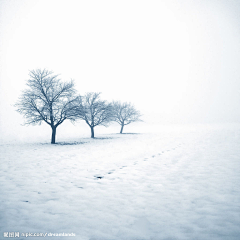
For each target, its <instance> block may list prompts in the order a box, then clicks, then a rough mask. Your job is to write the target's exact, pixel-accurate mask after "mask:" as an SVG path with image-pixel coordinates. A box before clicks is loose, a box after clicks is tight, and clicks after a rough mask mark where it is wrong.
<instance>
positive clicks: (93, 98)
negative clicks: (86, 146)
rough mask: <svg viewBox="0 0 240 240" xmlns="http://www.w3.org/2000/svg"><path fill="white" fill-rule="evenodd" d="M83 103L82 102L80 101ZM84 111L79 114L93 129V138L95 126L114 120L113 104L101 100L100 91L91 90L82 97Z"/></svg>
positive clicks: (105, 124) (92, 136) (104, 124)
mask: <svg viewBox="0 0 240 240" xmlns="http://www.w3.org/2000/svg"><path fill="white" fill-rule="evenodd" d="M80 104H81V103H80ZM82 105H83V109H84V113H83V114H82V113H80V114H79V118H80V119H83V120H84V121H85V122H86V123H87V125H88V126H89V127H90V129H91V138H94V127H96V126H99V125H103V126H107V125H108V123H109V122H110V121H111V120H112V118H111V117H112V105H111V104H109V103H107V102H106V101H102V100H100V93H95V92H90V93H87V94H86V95H85V96H83V98H82Z"/></svg>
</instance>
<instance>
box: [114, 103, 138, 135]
mask: <svg viewBox="0 0 240 240" xmlns="http://www.w3.org/2000/svg"><path fill="white" fill-rule="evenodd" d="M113 109H114V110H113V116H114V121H115V122H117V123H119V124H120V125H121V130H120V133H122V132H123V127H124V126H125V125H128V124H130V123H132V122H137V121H142V120H141V119H140V117H141V114H140V112H139V111H137V110H136V109H135V107H134V106H133V105H132V104H131V103H121V102H113Z"/></svg>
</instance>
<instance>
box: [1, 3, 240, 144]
mask: <svg viewBox="0 0 240 240" xmlns="http://www.w3.org/2000/svg"><path fill="white" fill-rule="evenodd" d="M239 12H240V2H239V1H238V0H229V1H227V0H225V1H224V0H222V1H221V0H218V1H217V0H208V1H205V0H201V1H197V0H196V1H190V0H189V1H188V0H186V1H185V0H182V1H179V0H178V1H177V0H162V1H73V0H69V1H59V0H48V1H45V0H0V135H1V137H0V138H1V140H3V141H5V140H9V139H21V138H22V136H23V135H27V136H29V137H30V138H32V139H34V138H35V137H36V136H37V135H41V134H45V130H46V136H47V137H48V139H47V140H49V138H50V128H49V126H47V125H46V124H43V125H42V126H40V127H25V126H21V124H22V123H23V122H24V119H23V118H22V116H21V115H20V114H19V113H17V112H16V111H15V108H14V106H13V105H14V104H15V103H16V101H17V99H18V97H19V96H20V94H21V92H22V90H24V89H25V88H26V80H27V79H28V73H29V70H33V69H37V68H41V69H44V68H46V69H48V70H51V71H53V72H54V73H55V74H60V78H61V79H62V80H63V81H69V80H71V79H74V80H75V84H76V89H77V90H78V92H79V93H80V94H84V93H86V92H102V96H101V97H102V99H106V100H108V101H112V100H116V101H117V100H120V101H122V102H125V101H126V102H131V103H133V104H134V105H135V107H136V109H138V110H139V111H140V112H141V113H142V114H143V120H144V121H145V123H141V124H206V123H239V122H240V108H239V106H240V67H239V63H240V41H239V40H240V15H239ZM45 125H46V126H45ZM78 126H80V125H79V124H78V123H77V124H76V126H72V125H71V124H70V123H66V122H64V123H63V125H62V126H61V127H60V128H61V129H65V131H66V132H67V131H72V132H76V131H78V132H79V135H81V131H82V130H81V129H80V128H79V129H78V128H77V129H76V127H78ZM81 126H84V127H85V128H86V129H87V131H88V126H87V125H86V126H85V125H84V124H83V125H81ZM130 126H131V125H130ZM130 126H129V128H130ZM60 128H59V130H60ZM139 128H140V125H139ZM68 129H69V130H68ZM58 137H59V131H57V138H58Z"/></svg>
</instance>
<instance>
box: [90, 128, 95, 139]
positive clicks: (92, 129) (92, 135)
mask: <svg viewBox="0 0 240 240" xmlns="http://www.w3.org/2000/svg"><path fill="white" fill-rule="evenodd" d="M90 128H91V138H94V127H92V126H91V127H90Z"/></svg>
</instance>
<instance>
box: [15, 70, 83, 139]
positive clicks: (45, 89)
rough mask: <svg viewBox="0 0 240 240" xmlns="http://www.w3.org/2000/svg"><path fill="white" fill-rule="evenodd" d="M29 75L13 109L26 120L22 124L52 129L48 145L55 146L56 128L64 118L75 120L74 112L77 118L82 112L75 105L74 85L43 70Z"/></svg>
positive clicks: (79, 106) (80, 108) (79, 107)
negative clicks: (43, 124)
mask: <svg viewBox="0 0 240 240" xmlns="http://www.w3.org/2000/svg"><path fill="white" fill-rule="evenodd" d="M29 76H30V79H29V80H28V81H27V86H28V89H26V90H25V91H23V93H22V95H21V96H20V98H19V100H18V102H17V103H16V104H15V106H16V107H17V111H18V112H19V113H21V114H22V115H23V116H24V117H25V118H26V122H25V125H29V124H32V125H37V124H39V125H41V123H42V122H45V123H47V124H48V125H49V126H50V127H51V129H52V136H51V143H52V144H54V143H55V141H56V129H57V127H58V126H59V125H60V124H62V123H63V122H64V121H65V120H67V119H69V120H71V121H74V120H75V119H76V110H77V112H78V115H79V114H81V113H82V107H81V105H80V104H78V105H76V97H74V94H75V90H74V83H73V81H70V82H62V81H61V80H60V79H59V78H58V75H53V73H52V72H51V71H48V70H45V69H44V70H41V69H37V70H33V71H30V73H29ZM79 101H80V100H79V99H78V103H79Z"/></svg>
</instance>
